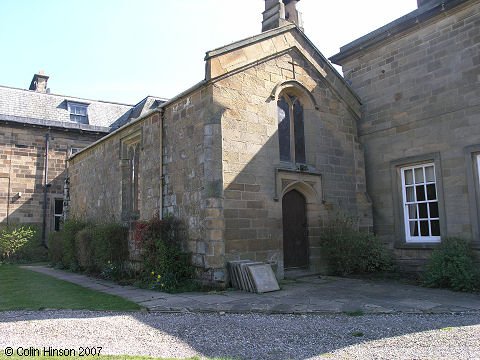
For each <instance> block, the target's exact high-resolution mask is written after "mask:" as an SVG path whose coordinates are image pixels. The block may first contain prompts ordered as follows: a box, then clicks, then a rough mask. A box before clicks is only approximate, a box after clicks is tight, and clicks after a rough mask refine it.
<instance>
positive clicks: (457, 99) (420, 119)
mask: <svg viewBox="0 0 480 360" xmlns="http://www.w3.org/2000/svg"><path fill="white" fill-rule="evenodd" d="M479 22H480V4H479V3H478V1H477V2H476V1H470V2H467V4H466V5H462V6H459V7H457V8H455V9H453V10H450V11H449V12H447V13H445V14H441V15H439V16H438V17H436V18H434V19H432V20H429V21H428V22H426V23H421V24H419V25H416V26H415V28H412V29H411V31H409V32H407V33H402V34H400V35H398V36H395V37H393V38H391V39H389V40H387V41H384V42H383V43H382V44H379V45H378V46H375V47H373V48H369V49H363V50H362V51H361V53H360V54H357V55H355V56H354V57H351V58H349V59H347V60H344V61H345V63H344V64H343V65H344V66H343V71H344V73H345V74H347V75H346V77H347V79H349V80H350V81H351V83H352V87H353V88H354V90H355V91H356V92H357V93H358V94H359V95H360V98H361V99H362V102H363V104H364V116H363V118H362V121H361V125H360V129H359V131H360V136H361V142H362V143H363V144H364V145H365V152H366V164H367V167H366V169H367V179H368V192H369V194H370V196H371V197H372V199H373V204H374V219H375V230H376V232H377V233H378V234H379V235H380V236H381V237H382V238H383V239H384V241H385V242H387V243H389V244H390V246H391V247H395V249H396V254H397V258H398V260H399V263H400V264H401V265H402V266H404V267H405V268H407V269H415V268H416V267H417V266H419V265H421V264H422V263H423V259H425V258H426V257H428V256H429V253H430V251H429V250H428V249H429V248H432V246H428V245H426V244H418V245H412V244H406V243H405V239H404V235H403V234H402V231H401V230H400V229H401V227H402V226H403V218H402V206H401V204H399V201H398V199H397V200H396V199H395V198H396V197H398V194H396V193H397V192H398V191H397V189H395V188H392V186H394V185H392V184H395V182H396V181H397V179H396V177H397V174H395V172H394V171H392V168H393V167H394V166H395V164H399V163H401V162H402V161H403V162H406V163H408V162H411V161H422V159H423V160H433V159H437V160H436V161H437V162H438V165H439V166H438V169H437V171H438V174H437V176H438V177H439V180H440V181H441V183H442V184H443V188H440V191H441V193H442V195H443V200H444V201H443V206H444V210H445V216H444V217H443V218H441V219H440V222H441V226H442V229H443V233H442V236H461V237H464V238H468V239H473V240H474V242H475V243H476V244H477V246H478V245H480V242H479V239H478V232H479V230H478V212H477V208H478V205H477V200H476V198H477V196H478V195H477V194H476V191H475V188H476V185H474V184H476V183H477V177H476V172H477V169H476V168H475V166H474V165H473V162H472V155H475V153H478V152H479V151H480V147H478V145H479V144H480V140H479V136H478V134H480V118H479V111H480V100H479V99H480V84H479V82H480V75H479V74H480V47H479V42H480V26H479Z"/></svg>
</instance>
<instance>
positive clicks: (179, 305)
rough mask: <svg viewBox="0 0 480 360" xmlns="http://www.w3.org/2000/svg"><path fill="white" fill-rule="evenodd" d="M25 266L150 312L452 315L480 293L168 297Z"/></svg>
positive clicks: (346, 282) (328, 283)
mask: <svg viewBox="0 0 480 360" xmlns="http://www.w3.org/2000/svg"><path fill="white" fill-rule="evenodd" d="M23 268H25V269H28V270H32V271H36V272H39V273H43V274H46V275H49V276H53V277H55V278H58V279H61V280H65V281H69V282H72V283H75V284H78V285H81V286H84V287H86V288H89V289H93V290H97V291H101V292H104V293H108V294H112V295H118V296H120V297H122V298H125V299H128V300H130V301H133V302H135V303H137V304H139V305H140V306H142V307H144V308H145V309H147V310H148V311H156V312H200V313H201V312H219V313H222V312H225V313H267V314H315V313H342V312H360V313H366V314H389V313H456V312H479V313H480V294H466V293H458V292H453V291H449V290H444V289H428V288H423V287H419V286H413V285H405V284H402V283H399V282H396V281H373V280H360V279H349V278H340V277H331V276H318V275H312V276H308V277H302V278H300V279H298V280H287V281H283V282H280V287H281V290H279V291H275V292H270V293H264V294H253V293H248V292H244V291H239V290H226V291H215V292H208V293H199V292H191V293H180V294H167V293H163V292H159V291H153V290H146V289H138V288H135V287H133V286H121V285H118V284H115V283H113V282H109V281H106V280H100V279H96V278H91V277H88V276H86V275H81V274H75V273H70V272H67V271H62V270H56V269H53V268H51V267H47V266H23Z"/></svg>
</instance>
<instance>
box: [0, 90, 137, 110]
mask: <svg viewBox="0 0 480 360" xmlns="http://www.w3.org/2000/svg"><path fill="white" fill-rule="evenodd" d="M0 88H5V89H10V90H17V91H23V92H27V93H29V94H38V95H45V96H58V97H63V98H70V99H77V100H84V101H85V100H86V101H90V102H99V103H105V104H112V105H123V106H129V107H134V105H132V104H126V103H121V102H115V101H107V100H95V99H87V98H82V97H77V96H71V95H63V94H54V93H53V94H52V93H44V92H38V91H35V90H28V89H22V88H17V87H13V86H6V85H0Z"/></svg>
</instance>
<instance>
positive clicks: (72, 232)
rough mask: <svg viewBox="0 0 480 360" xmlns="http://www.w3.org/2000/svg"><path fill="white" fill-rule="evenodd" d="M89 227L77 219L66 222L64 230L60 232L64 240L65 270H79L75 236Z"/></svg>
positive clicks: (63, 262)
mask: <svg viewBox="0 0 480 360" xmlns="http://www.w3.org/2000/svg"><path fill="white" fill-rule="evenodd" d="M86 226H87V223H86V222H84V221H81V220H77V219H71V220H67V221H65V223H64V225H63V229H62V231H61V232H60V233H61V237H62V239H63V244H62V252H63V257H62V264H63V266H64V267H65V268H69V269H71V270H76V269H77V268H78V259H77V254H76V248H75V236H76V235H77V233H78V232H79V231H81V230H83V229H84V228H85V227H86Z"/></svg>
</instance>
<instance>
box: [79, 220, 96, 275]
mask: <svg viewBox="0 0 480 360" xmlns="http://www.w3.org/2000/svg"><path fill="white" fill-rule="evenodd" d="M93 239H94V230H93V228H92V227H91V226H88V227H85V228H83V229H82V230H80V231H78V232H77V233H76V234H75V258H76V261H77V263H78V266H79V267H80V269H83V270H87V271H93V270H94V267H95V254H94V252H93Z"/></svg>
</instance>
